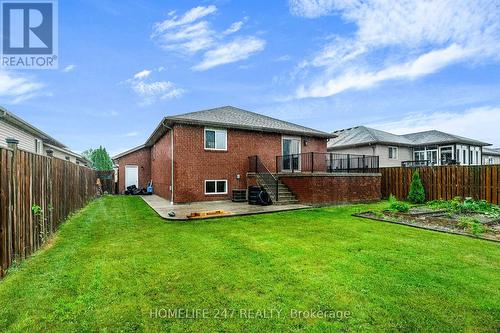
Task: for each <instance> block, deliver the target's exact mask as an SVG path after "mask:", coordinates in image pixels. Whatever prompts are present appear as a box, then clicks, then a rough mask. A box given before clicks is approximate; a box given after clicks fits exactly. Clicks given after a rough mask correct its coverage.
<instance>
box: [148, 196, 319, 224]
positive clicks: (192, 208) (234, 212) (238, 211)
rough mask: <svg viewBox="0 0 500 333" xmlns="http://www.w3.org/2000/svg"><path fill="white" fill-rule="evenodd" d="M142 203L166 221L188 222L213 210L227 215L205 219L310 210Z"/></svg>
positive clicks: (206, 203) (295, 206) (162, 201)
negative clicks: (195, 214) (193, 215)
mask: <svg viewBox="0 0 500 333" xmlns="http://www.w3.org/2000/svg"><path fill="white" fill-rule="evenodd" d="M142 198H143V199H144V201H145V202H146V203H147V204H148V205H149V206H150V207H151V208H153V210H154V211H156V212H157V213H158V215H160V216H161V217H162V218H164V219H167V220H177V221H185V220H189V219H188V218H187V216H188V215H189V214H191V213H195V212H198V213H200V212H208V211H215V210H224V211H225V212H227V213H228V214H227V215H223V216H210V217H206V218H216V217H229V216H242V215H254V214H264V213H273V212H282V211H287V210H297V209H304V208H310V206H307V205H301V204H292V205H270V206H256V205H249V204H248V203H247V202H232V201H229V200H227V201H204V202H193V203H189V204H173V205H172V204H171V203H170V202H169V201H168V200H166V199H163V198H162V197H159V196H157V195H144V196H142ZM171 211H174V212H175V217H170V216H168V213H169V212H171Z"/></svg>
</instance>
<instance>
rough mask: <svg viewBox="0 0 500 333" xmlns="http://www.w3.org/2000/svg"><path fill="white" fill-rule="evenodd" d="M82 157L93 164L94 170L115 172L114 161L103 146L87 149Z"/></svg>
mask: <svg viewBox="0 0 500 333" xmlns="http://www.w3.org/2000/svg"><path fill="white" fill-rule="evenodd" d="M82 155H83V156H85V157H86V158H88V159H89V160H90V161H91V162H92V168H94V169H96V170H113V161H112V160H111V157H110V156H109V154H108V152H107V151H106V148H104V147H103V146H99V148H97V149H92V148H90V149H87V150H85V151H84V152H82Z"/></svg>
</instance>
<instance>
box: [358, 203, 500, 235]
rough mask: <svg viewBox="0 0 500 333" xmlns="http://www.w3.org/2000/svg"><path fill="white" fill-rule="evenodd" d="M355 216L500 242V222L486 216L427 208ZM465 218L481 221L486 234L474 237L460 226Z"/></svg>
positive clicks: (369, 212) (365, 213) (366, 213)
mask: <svg viewBox="0 0 500 333" xmlns="http://www.w3.org/2000/svg"><path fill="white" fill-rule="evenodd" d="M353 216H356V217H362V218H366V219H371V220H375V221H381V222H389V223H394V224H401V225H406V226H410V227H414V228H420V229H426V230H433V231H439V232H445V233H449V234H455V235H462V236H468V237H473V238H479V239H485V240H489V241H494V242H500V221H499V220H498V219H492V218H490V217H488V216H486V215H484V214H448V213H447V212H446V211H443V210H432V209H430V208H427V207H414V208H412V209H411V210H410V211H409V212H408V213H395V212H390V211H383V212H372V211H368V212H363V213H359V214H353ZM463 216H467V217H471V218H475V219H477V220H478V221H480V222H481V224H482V225H483V227H484V228H485V229H486V230H485V232H483V233H481V234H478V235H474V234H472V233H470V232H469V231H468V230H466V229H464V228H463V227H461V226H460V225H459V224H458V220H459V219H460V217H463Z"/></svg>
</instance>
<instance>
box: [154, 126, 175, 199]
mask: <svg viewBox="0 0 500 333" xmlns="http://www.w3.org/2000/svg"><path fill="white" fill-rule="evenodd" d="M171 170H172V151H171V143H170V132H167V133H166V134H165V135H164V136H162V137H161V138H160V139H159V140H158V141H156V143H155V144H154V145H153V146H152V147H151V178H152V180H153V187H154V192H155V194H157V195H159V196H161V197H163V198H165V199H167V200H170V195H171V189H170V185H171V183H172V182H171Z"/></svg>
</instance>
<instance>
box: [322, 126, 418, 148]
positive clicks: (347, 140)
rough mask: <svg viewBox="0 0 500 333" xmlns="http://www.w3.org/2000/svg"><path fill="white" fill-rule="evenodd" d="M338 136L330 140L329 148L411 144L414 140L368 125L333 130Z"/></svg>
mask: <svg viewBox="0 0 500 333" xmlns="http://www.w3.org/2000/svg"><path fill="white" fill-rule="evenodd" d="M333 134H335V135H337V137H336V138H334V139H332V140H330V141H329V142H328V148H330V147H332V148H333V147H335V148H349V147H357V146H366V145H371V144H376V143H384V144H397V145H400V146H411V145H412V144H413V143H412V141H410V140H408V139H407V138H405V137H403V136H401V135H396V134H392V133H388V132H384V131H380V130H377V129H374V128H370V127H366V126H357V127H352V128H347V129H343V130H339V131H335V132H333Z"/></svg>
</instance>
